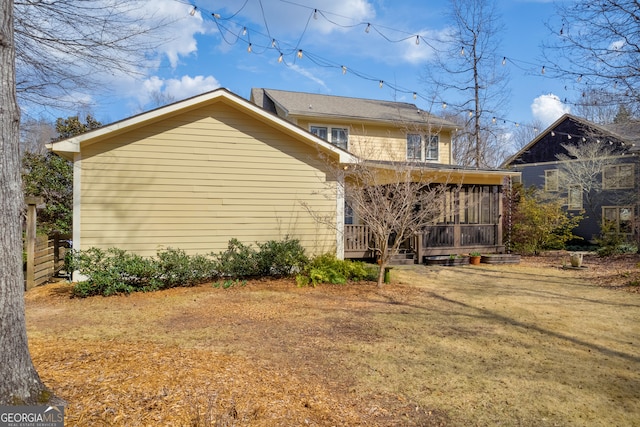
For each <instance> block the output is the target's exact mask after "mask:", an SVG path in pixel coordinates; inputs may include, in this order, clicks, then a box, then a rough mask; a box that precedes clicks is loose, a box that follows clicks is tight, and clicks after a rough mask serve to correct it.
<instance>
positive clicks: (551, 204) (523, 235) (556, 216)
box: [511, 188, 582, 254]
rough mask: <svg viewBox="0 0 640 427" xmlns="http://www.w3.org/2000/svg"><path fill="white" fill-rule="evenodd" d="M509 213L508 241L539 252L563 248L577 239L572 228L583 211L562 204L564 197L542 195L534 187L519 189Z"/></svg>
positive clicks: (525, 251) (520, 250) (523, 249)
mask: <svg viewBox="0 0 640 427" xmlns="http://www.w3.org/2000/svg"><path fill="white" fill-rule="evenodd" d="M517 196H518V199H519V200H518V201H517V202H516V203H515V206H514V209H513V216H512V221H511V222H512V224H513V225H512V230H511V244H512V246H511V247H512V248H513V250H515V251H516V252H518V253H521V254H538V253H540V252H541V251H542V250H545V249H562V248H564V245H565V244H566V243H567V242H569V241H571V240H572V239H576V236H575V235H574V234H573V230H574V229H575V228H576V227H577V226H578V224H579V222H580V220H581V219H582V215H572V214H570V213H568V212H566V211H565V210H564V208H563V204H564V201H562V200H560V199H548V198H544V197H543V196H542V195H541V194H540V193H539V192H538V191H537V190H535V189H532V188H530V189H527V190H522V189H521V190H520V193H519V194H517Z"/></svg>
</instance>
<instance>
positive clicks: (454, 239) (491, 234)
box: [344, 224, 503, 258]
mask: <svg viewBox="0 0 640 427" xmlns="http://www.w3.org/2000/svg"><path fill="white" fill-rule="evenodd" d="M415 240H416V241H415V242H410V245H411V247H413V248H414V249H415V250H416V252H418V256H419V257H421V256H423V255H429V254H432V253H433V254H440V253H444V254H451V253H462V252H465V251H467V252H468V251H470V250H478V251H482V250H483V249H485V250H487V251H489V250H490V251H492V252H495V251H499V250H500V248H502V246H501V242H500V236H499V233H498V225H496V224H443V225H433V226H431V227H427V228H426V229H425V231H424V233H423V234H422V235H421V236H416V238H415ZM374 248H375V242H374V239H373V235H372V234H371V231H370V230H369V227H367V226H366V225H345V227H344V253H345V257H347V258H370V257H373V256H374V254H375V251H374ZM502 249H503V248H502Z"/></svg>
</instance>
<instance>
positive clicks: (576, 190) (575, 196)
mask: <svg viewBox="0 0 640 427" xmlns="http://www.w3.org/2000/svg"><path fill="white" fill-rule="evenodd" d="M567 198H568V206H567V209H569V210H574V211H575V210H581V209H582V186H580V185H572V186H571V187H569V191H568V197H567Z"/></svg>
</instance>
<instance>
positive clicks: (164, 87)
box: [135, 76, 220, 106]
mask: <svg viewBox="0 0 640 427" xmlns="http://www.w3.org/2000/svg"><path fill="white" fill-rule="evenodd" d="M219 87H220V83H219V82H218V80H216V78H215V77H213V76H195V77H191V76H182V78H180V79H162V78H160V77H157V76H152V77H150V78H148V79H146V80H145V81H144V82H143V83H142V85H141V86H140V90H139V92H138V93H137V94H136V95H135V98H136V99H137V100H138V102H139V104H140V105H141V106H146V105H147V104H149V103H150V102H152V101H154V98H155V99H157V98H161V99H164V100H167V101H180V100H183V99H185V98H189V97H191V96H195V95H199V94H201V93H204V92H209V91H211V90H214V89H217V88H219Z"/></svg>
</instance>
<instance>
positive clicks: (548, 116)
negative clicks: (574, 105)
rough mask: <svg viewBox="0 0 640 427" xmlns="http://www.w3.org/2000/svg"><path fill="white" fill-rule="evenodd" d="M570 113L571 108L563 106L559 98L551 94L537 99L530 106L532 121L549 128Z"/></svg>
mask: <svg viewBox="0 0 640 427" xmlns="http://www.w3.org/2000/svg"><path fill="white" fill-rule="evenodd" d="M570 112H571V108H570V107H569V106H568V105H564V104H563V103H562V101H560V98H558V96H556V95H554V94H552V93H550V94H547V95H541V96H539V97H537V98H536V99H534V100H533V103H532V104H531V113H532V114H533V117H534V119H535V120H539V121H540V122H541V123H542V124H543V125H544V126H549V125H550V124H551V123H553V122H554V121H556V120H557V119H559V118H560V116H562V115H563V114H566V113H570Z"/></svg>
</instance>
